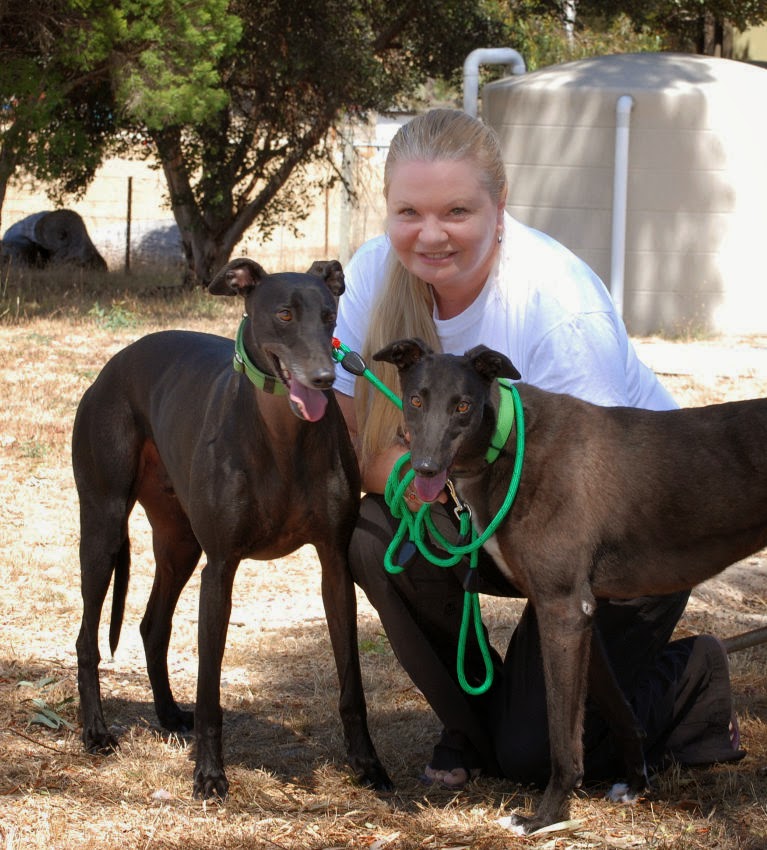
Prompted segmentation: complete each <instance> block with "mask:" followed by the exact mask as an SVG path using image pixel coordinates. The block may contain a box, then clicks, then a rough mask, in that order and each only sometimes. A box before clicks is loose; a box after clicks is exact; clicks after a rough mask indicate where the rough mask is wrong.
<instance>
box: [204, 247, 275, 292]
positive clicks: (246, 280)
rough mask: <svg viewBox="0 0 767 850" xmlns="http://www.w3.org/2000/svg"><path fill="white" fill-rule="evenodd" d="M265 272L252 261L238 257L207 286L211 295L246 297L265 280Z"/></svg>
mask: <svg viewBox="0 0 767 850" xmlns="http://www.w3.org/2000/svg"><path fill="white" fill-rule="evenodd" d="M265 277H267V274H266V272H265V271H264V270H263V268H261V266H259V264H258V263H256V262H255V261H254V260H249V259H248V258H247V257H240V258H239V259H237V260H232V262H231V263H227V264H226V265H225V266H224V267H223V269H221V271H220V272H218V274H217V275H216V276H215V277H214V278H213V280H212V281H211V282H210V284H209V285H208V292H210V293H211V294H213V295H243V296H244V295H247V294H248V293H249V292H251V291H252V290H253V289H255V287H256V286H257V285H258V284H259V283H260V282H261V281H262V280H263V279H264V278H265Z"/></svg>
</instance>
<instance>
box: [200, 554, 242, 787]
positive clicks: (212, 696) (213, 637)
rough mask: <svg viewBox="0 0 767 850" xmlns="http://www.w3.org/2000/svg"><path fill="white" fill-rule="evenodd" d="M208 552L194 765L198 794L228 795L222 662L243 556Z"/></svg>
mask: <svg viewBox="0 0 767 850" xmlns="http://www.w3.org/2000/svg"><path fill="white" fill-rule="evenodd" d="M206 554H208V556H209V557H208V563H207V565H206V566H205V568H204V569H203V571H202V579H201V587H200V608H199V626H198V631H197V649H198V656H199V664H198V675H197V701H196V703H195V715H194V729H195V740H196V743H197V756H196V760H195V768H194V785H193V792H194V796H195V797H202V798H203V799H207V798H209V797H213V796H218V797H220V798H221V799H224V798H225V797H226V794H227V791H228V790H229V781H228V780H227V778H226V774H225V772H224V756H223V748H222V722H223V712H222V710H221V664H222V661H223V658H224V649H225V647H226V633H227V631H228V628H229V617H230V615H231V613H232V585H233V583H234V575H235V573H236V572H237V567H238V565H239V560H234V561H233V560H229V561H226V560H224V559H223V558H220V557H215V556H212V555H210V553H206Z"/></svg>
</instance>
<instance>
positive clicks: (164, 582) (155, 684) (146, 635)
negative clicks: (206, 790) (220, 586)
mask: <svg viewBox="0 0 767 850" xmlns="http://www.w3.org/2000/svg"><path fill="white" fill-rule="evenodd" d="M178 513H180V509H179V510H178ZM147 514H148V517H149V521H150V523H151V524H152V527H153V532H154V533H153V542H154V556H155V562H156V565H157V568H156V570H155V575H154V583H153V584H152V592H151V594H150V596H149V601H148V603H147V607H146V613H145V614H144V618H143V619H142V621H141V637H142V639H143V641H144V653H145V655H146V666H147V673H148V674H149V681H150V682H151V684H152V694H153V695H154V707H155V711H156V712H157V717H158V719H159V721H160V723H161V724H162V726H163V728H164V729H167V730H168V731H169V732H181V733H185V732H189V731H191V729H192V728H193V726H194V712H193V711H184V710H182V709H181V708H180V707H179V705H178V704H177V703H176V700H175V699H174V697H173V693H172V691H171V687H170V683H169V681H168V644H169V643H170V636H171V628H172V618H173V612H174V611H175V609H176V603H177V602H178V598H179V596H180V594H181V591H182V590H183V589H184V586H185V585H186V583H187V581H189V577H190V576H191V575H192V573H193V572H194V568H195V567H196V566H197V562H198V561H199V559H200V554H201V552H202V549H201V548H200V544H199V543H198V542H197V539H196V538H195V536H194V534H192V529H191V528H190V527H189V522H188V521H187V519H186V517H185V516H183V515H182V516H181V517H179V522H178V523H177V524H175V525H174V526H173V527H171V524H170V523H169V522H164V523H163V525H162V526H160V525H159V524H158V519H157V518H156V517H155V516H154V515H153V514H152V512H150V511H148V512H147Z"/></svg>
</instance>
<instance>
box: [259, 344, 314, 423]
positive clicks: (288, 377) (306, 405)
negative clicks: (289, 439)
mask: <svg viewBox="0 0 767 850" xmlns="http://www.w3.org/2000/svg"><path fill="white" fill-rule="evenodd" d="M272 357H273V358H274V362H275V366H276V367H277V374H278V375H279V376H280V380H281V381H282V383H283V384H285V386H286V387H287V388H288V397H289V399H290V409H291V410H292V411H293V413H294V414H295V415H296V416H297V417H298V418H299V419H305V420H306V421H307V422H317V421H318V420H319V419H322V417H323V416H324V415H325V409H326V408H327V406H328V399H327V396H326V395H325V393H324V392H323V391H322V390H315V389H313V388H312V387H307V386H305V385H304V384H302V383H301V382H300V381H299V380H297V379H296V378H295V377H294V376H293V375H292V374H291V372H290V370H289V369H287V368H286V367H285V365H284V363H283V362H282V361H281V360H280V359H279V357H277V356H276V355H272Z"/></svg>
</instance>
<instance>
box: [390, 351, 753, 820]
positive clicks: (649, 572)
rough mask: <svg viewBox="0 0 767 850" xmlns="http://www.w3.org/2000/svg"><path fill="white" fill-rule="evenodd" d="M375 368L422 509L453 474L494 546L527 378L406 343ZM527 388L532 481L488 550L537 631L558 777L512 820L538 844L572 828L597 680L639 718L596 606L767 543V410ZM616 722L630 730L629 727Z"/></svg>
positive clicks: (692, 579)
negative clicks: (588, 709) (393, 391)
mask: <svg viewBox="0 0 767 850" xmlns="http://www.w3.org/2000/svg"><path fill="white" fill-rule="evenodd" d="M374 357H375V359H378V360H386V361H388V362H391V363H394V364H395V365H396V366H397V368H398V370H399V377H400V384H401V390H402V399H403V405H404V417H405V427H406V430H407V431H408V432H409V439H410V451H411V465H412V468H413V469H414V470H415V473H416V477H415V480H414V483H415V486H416V488H417V490H418V491H419V494H420V495H421V498H422V499H423V500H424V501H429V500H433V499H434V498H435V497H436V496H437V494H438V492H439V491H440V490H441V489H442V486H443V484H444V482H445V478H446V476H447V475H448V474H449V475H450V476H451V477H453V478H454V479H455V484H456V488H457V490H458V493H459V495H460V497H461V499H462V500H464V501H465V502H466V503H467V504H468V505H469V506H470V508H471V511H472V516H473V518H474V520H475V525H476V527H477V530H478V532H480V533H481V531H482V530H483V529H484V528H486V527H487V526H488V525H489V524H490V523H491V521H492V520H493V518H494V517H495V515H496V513H497V511H498V509H499V507H500V506H501V504H502V502H503V501H504V498H505V496H506V494H507V491H508V487H509V480H510V478H511V475H512V467H513V464H514V458H515V454H516V450H515V441H514V439H513V438H512V439H510V440H509V441H508V442H507V444H506V445H505V447H504V448H503V450H502V451H501V452H500V455H499V457H498V458H497V460H496V461H495V462H494V463H492V464H490V463H488V461H487V460H486V458H485V453H486V450H487V448H488V445H489V441H490V439H491V437H492V436H493V433H494V429H495V427H496V422H497V417H498V408H499V397H500V393H501V392H504V393H506V392H508V390H506V389H503V388H501V387H500V386H499V382H498V381H497V380H496V378H499V377H505V378H513V379H516V378H519V377H520V376H519V373H518V372H517V370H516V369H515V368H514V366H513V364H512V363H511V361H510V360H509V359H508V358H507V357H505V356H504V355H503V354H499V353H498V352H496V351H492V350H490V349H488V348H486V347H485V346H478V347H476V348H473V349H471V350H470V351H468V352H466V354H465V355H463V356H460V357H459V356H454V355H447V354H434V353H433V352H431V351H430V350H429V349H428V348H427V347H426V346H425V345H424V343H422V342H421V341H420V340H416V339H407V340H399V341H396V342H393V343H391V344H390V345H389V346H387V347H386V348H384V349H382V350H381V351H380V352H378V353H377V354H376V355H374ZM517 389H518V392H519V396H520V398H521V402H522V409H523V412H524V423H525V430H526V437H525V454H524V463H523V467H522V476H521V480H520V485H519V489H518V492H517V496H516V500H515V501H514V504H513V506H512V508H511V510H510V512H509V513H508V514H507V515H506V518H505V519H504V520H503V521H502V522H501V524H500V525H499V526H498V528H497V530H496V532H495V535H494V536H493V537H492V538H490V539H489V540H488V543H487V544H486V546H487V548H488V550H489V551H490V552H491V554H492V556H493V557H494V559H495V560H496V561H497V563H498V565H499V567H500V569H501V570H502V571H503V572H504V573H505V574H506V575H507V577H508V578H509V579H510V581H512V582H513V584H514V585H515V586H516V587H518V588H519V589H520V590H521V591H523V593H524V594H525V595H526V596H527V597H528V599H529V600H530V602H531V604H532V605H534V606H535V610H536V614H537V618H538V623H539V630H540V638H541V651H542V654H543V662H544V675H545V681H546V699H547V708H548V718H549V737H550V746H551V765H552V770H551V776H550V779H549V783H548V785H547V787H546V790H545V792H544V795H543V798H542V801H541V803H540V805H539V807H538V810H537V812H536V814H535V816H534V817H533V818H532V819H530V820H526V819H524V818H522V817H520V816H516V818H515V819H516V827H517V829H518V831H519V832H521V833H528V832H532V831H534V830H535V829H538V828H540V827H542V826H546V825H548V824H551V823H555V822H557V821H559V820H562V819H563V818H566V817H567V812H568V808H569V796H570V792H571V791H572V789H573V788H574V787H576V786H577V785H578V784H579V783H580V781H581V779H582V776H583V742H582V732H583V712H584V702H585V696H586V686H587V677H588V680H589V686H592V685H594V686H599V687H602V688H603V689H605V692H609V693H610V694H612V696H611V697H608V699H613V700H614V702H615V704H616V705H617V704H618V703H621V702H622V703H623V707H624V708H627V704H626V703H625V701H623V700H622V699H621V697H620V696H617V695H616V694H615V691H616V690H617V684H616V682H615V680H614V678H613V676H612V671H611V670H609V666H604V664H603V662H604V659H603V658H601V657H600V656H601V653H598V652H591V653H590V636H591V632H592V629H591V618H592V614H593V612H594V609H595V598H596V597H599V598H631V597H636V596H644V595H650V594H662V593H671V592H673V591H677V590H681V589H688V588H691V587H692V586H694V585H695V584H697V583H699V582H701V581H703V580H704V579H707V578H710V577H711V576H713V575H715V574H716V573H718V572H720V571H721V570H723V569H724V568H725V567H727V566H729V565H730V564H732V563H734V562H735V561H738V560H740V559H742V558H744V557H746V556H747V555H749V554H751V553H753V552H756V551H758V550H759V549H761V548H763V547H764V546H765V545H767V448H766V447H767V399H757V400H753V401H742V402H732V403H727V404H717V405H711V406H708V407H702V408H693V409H686V410H673V411H664V412H658V411H647V410H637V409H633V408H624V407H612V408H606V407H598V406H596V405H593V404H588V403H586V402H584V401H580V400H578V399H575V398H573V397H571V396H568V395H560V394H554V393H550V392H544V391H543V390H540V389H538V388H536V387H533V386H530V385H526V384H518V385H517ZM594 645H598V644H596V643H595V644H594ZM590 655H591V658H592V661H594V660H595V659H596V661H595V664H596V665H597V666H596V667H595V669H592V670H591V671H589V670H588V668H589V656H590ZM601 696H602V697H604V692H603V694H602V695H601ZM598 698H599V697H598ZM601 701H602V703H603V706H604V705H605V703H604V700H603V699H602V700H601ZM629 711H630V709H629ZM608 719H612V720H613V721H615V718H609V717H608ZM617 724H618V726H619V728H622V729H623V730H624V732H625V731H628V730H630V728H631V720H629V719H627V716H626V715H624V716H623V717H622V718H619V719H618V720H617ZM627 744H628V750H627V752H626V753H625V755H626V757H627V759H628V761H629V786H630V787H629V793H628V795H627V797H629V798H630V797H631V796H632V794H634V793H635V792H636V791H637V790H641V786H642V784H643V783H644V772H643V767H642V765H641V751H640V750H638V748H637V747H636V740H635V741H634V743H633V744H632V743H631V742H627ZM637 753H639V756H637ZM622 790H623V789H620V790H619V789H616V797H618V798H619V797H620V795H621V791H622Z"/></svg>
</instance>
